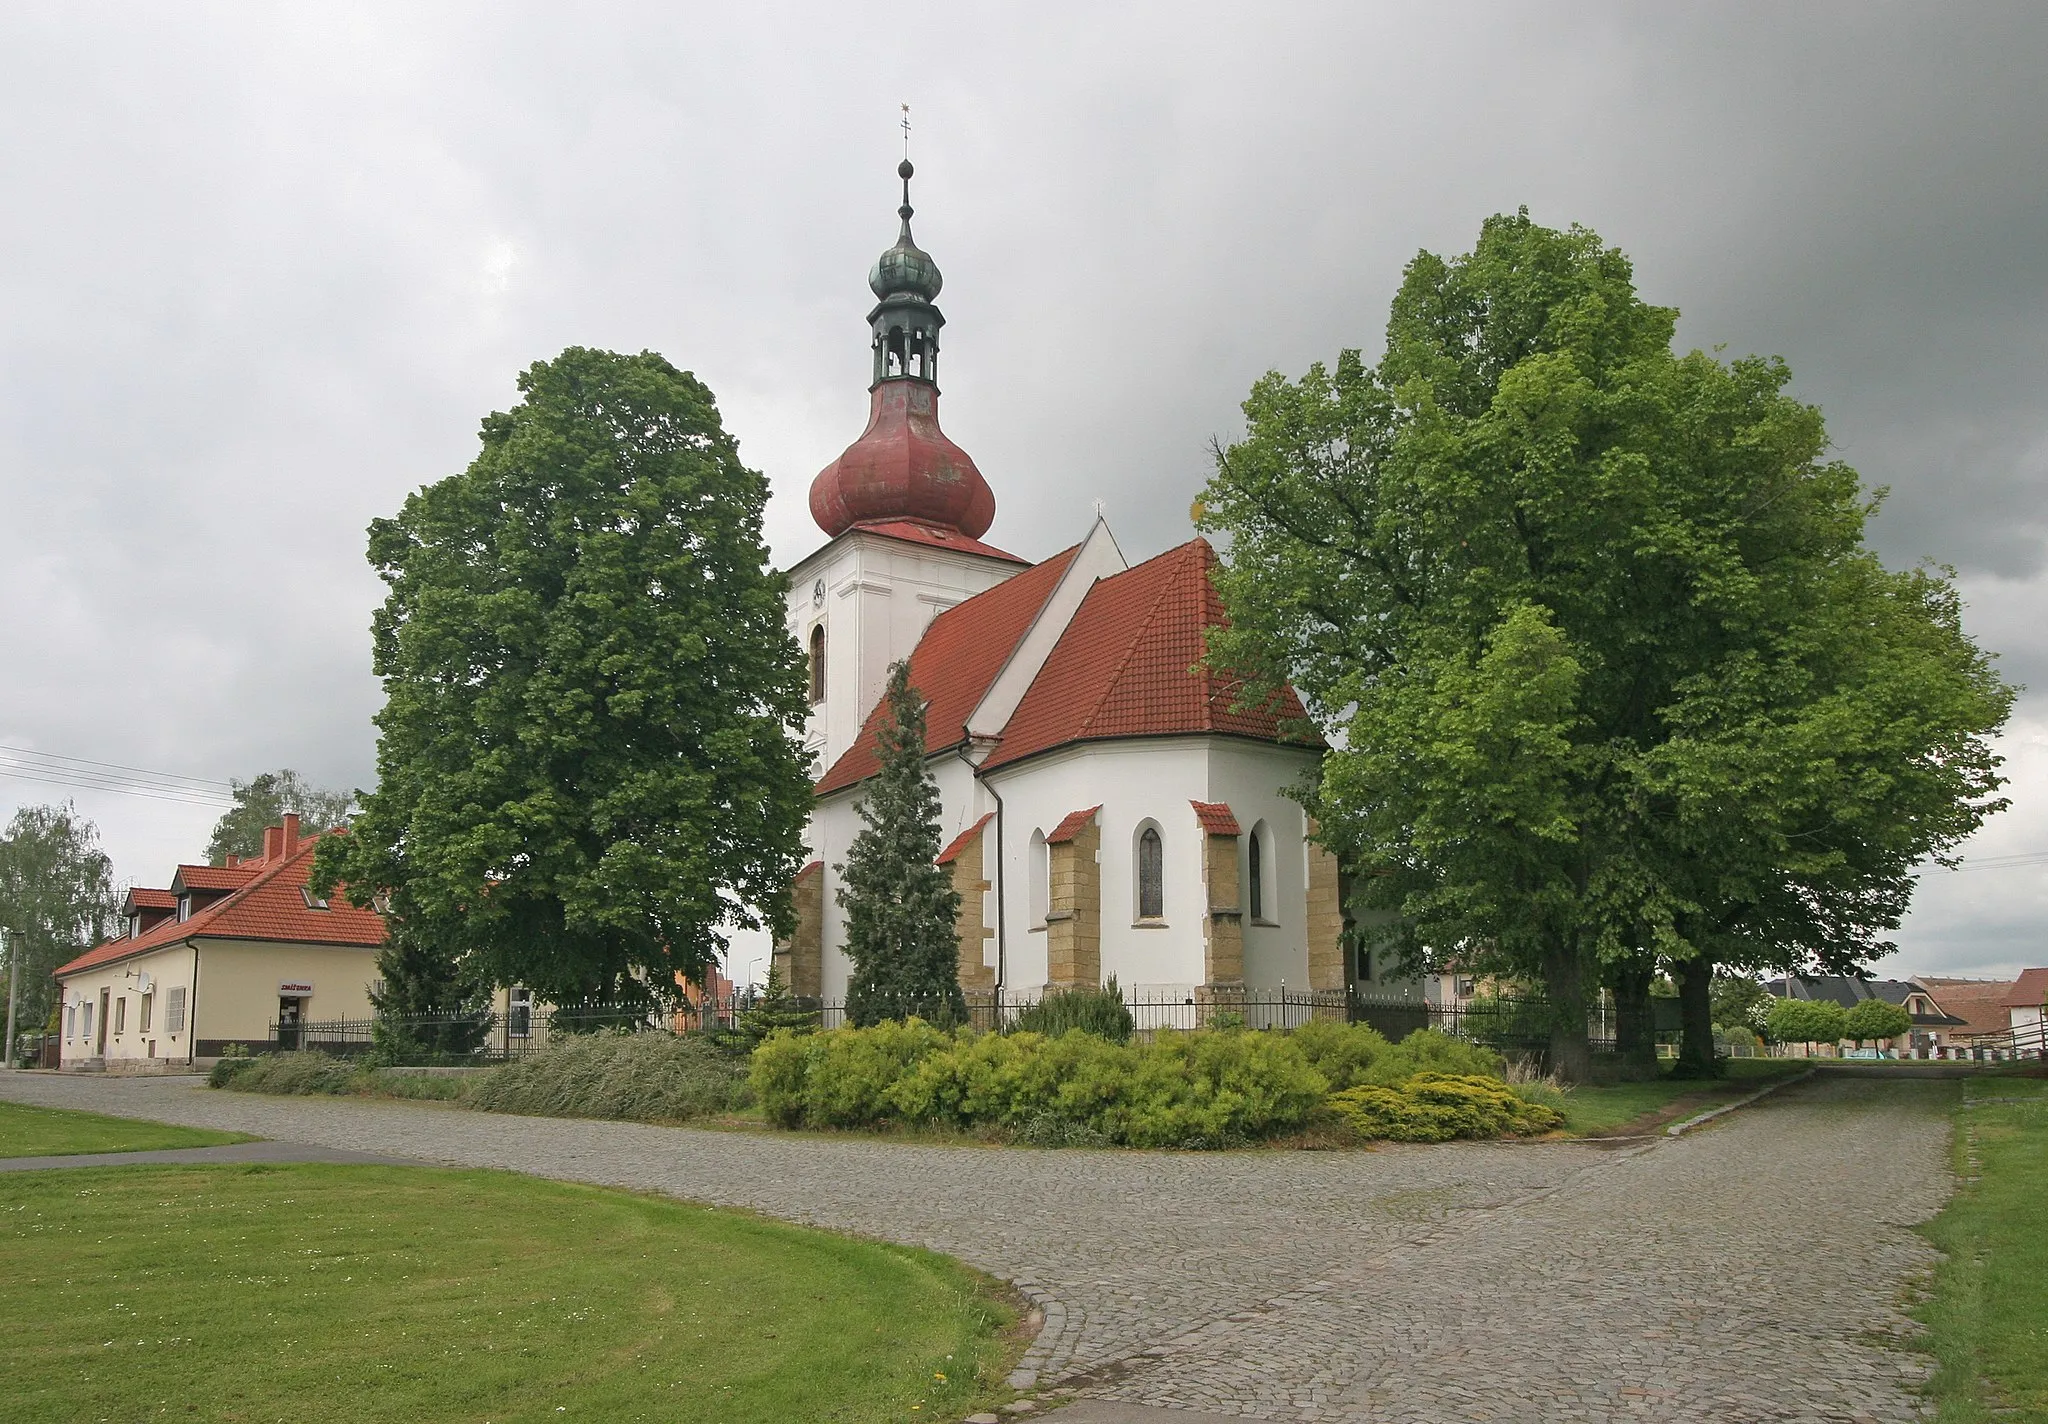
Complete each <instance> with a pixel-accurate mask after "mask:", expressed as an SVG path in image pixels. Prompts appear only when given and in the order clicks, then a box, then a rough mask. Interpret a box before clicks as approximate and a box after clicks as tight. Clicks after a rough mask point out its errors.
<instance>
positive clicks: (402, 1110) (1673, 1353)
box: [0, 1075, 1956, 1421]
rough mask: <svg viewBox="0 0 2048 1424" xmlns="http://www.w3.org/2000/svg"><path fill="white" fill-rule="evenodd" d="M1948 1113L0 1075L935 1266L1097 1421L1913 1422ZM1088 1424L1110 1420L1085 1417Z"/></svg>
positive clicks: (4, 1086)
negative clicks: (1057, 1143)
mask: <svg viewBox="0 0 2048 1424" xmlns="http://www.w3.org/2000/svg"><path fill="white" fill-rule="evenodd" d="M1955 1091H1956V1090H1955V1087H1954V1085H1953V1084H1948V1083H1932V1082H1882V1083H1880V1082H1866V1081H1844V1080H1841V1079H1830V1078H1820V1079H1816V1080H1814V1081H1813V1082H1811V1083H1809V1084H1806V1085H1802V1086H1800V1087H1796V1088H1793V1089H1789V1090H1787V1091H1785V1092H1782V1093H1780V1094H1778V1095H1776V1096H1775V1097H1773V1098H1769V1099H1766V1100H1765V1101H1764V1102H1763V1103H1761V1104H1759V1105H1757V1106H1756V1107H1754V1108H1750V1109H1747V1110H1745V1111H1743V1112H1740V1113H1736V1114H1734V1115H1732V1116H1731V1117H1728V1118H1725V1119H1723V1120H1721V1121H1720V1122H1718V1123H1716V1124H1714V1125H1712V1126H1709V1127H1707V1128H1704V1129H1702V1130H1700V1131H1698V1132H1695V1133H1693V1134H1692V1135H1690V1136H1688V1137H1684V1138H1680V1139H1677V1140H1675V1141H1668V1142H1659V1143H1658V1144H1657V1145H1655V1146H1653V1147H1636V1148H1616V1147H1594V1146H1589V1145H1582V1144H1570V1143H1557V1144H1526V1145H1492V1144H1450V1145H1445V1146H1441V1147H1406V1148H1386V1149H1382V1150H1379V1151H1374V1152H1346V1153H1230V1154H1222V1155H1201V1154H1172V1153H1124V1152H1035V1151H1023V1150H1015V1149H1008V1150H1006V1149H996V1148H950V1147H946V1148H939V1147H913V1146H903V1145H899V1144H893V1143H883V1142H873V1141H864V1140H860V1139H816V1138H803V1137H779V1136H770V1135H765V1134H747V1133H718V1132H689V1131H678V1130H675V1129H667V1128H654V1127H643V1126H637V1125H633V1124H623V1123H592V1122H566V1121H555V1120H551V1119H537V1118H508V1117H498V1116H489V1115H485V1114H471V1113H466V1112H461V1111H458V1110H452V1109H447V1108H439V1107H434V1106H429V1105H415V1104H396V1103H370V1102H360V1101H349V1100H339V1101H337V1100H321V1099H298V1098H265V1097H258V1096H254V1095H242V1094H230V1093H210V1092H207V1091H206V1090H204V1089H203V1088H199V1087H196V1086H194V1085H193V1084H192V1083H191V1082H190V1081H189V1080H163V1079H158V1080H149V1079H119V1078H96V1077H94V1078H88V1077H66V1078H57V1077H52V1076H46V1075H21V1076H18V1077H17V1076H14V1075H4V1076H0V1096H6V1097H11V1098H16V1099H19V1100H21V1101H25V1102H38V1103H45V1104H49V1105H51V1106H68V1107H81V1108H90V1109H93V1110H96V1111H101V1112H112V1113H125V1114H128V1115H131V1116H145V1117H151V1118H156V1119H159V1120H162V1121H167V1122H179V1123H185V1124H189V1125H192V1126H201V1127H220V1128H229V1129H235V1130H239V1131H244V1132H252V1133H257V1134H260V1135H263V1136H266V1137H273V1138H277V1139H281V1140H287V1141H293V1142H304V1143H313V1144H318V1145H322V1146H328V1147H338V1148H347V1149H351V1150H355V1151H366V1152H377V1153H385V1154H394V1155H400V1156H409V1157H415V1158H422V1159H425V1160H428V1161H434V1162H445V1163H451V1164H459V1165H464V1166H476V1167H500V1168H509V1169H512V1170H515V1171H524V1172H532V1173H535V1174H538V1175H542V1176H549V1177H562V1178H568V1179H573V1180H579V1181H589V1182H599V1183H605V1184H608V1185H616V1186H624V1187H633V1188H639V1189H645V1190H655V1191H662V1192H669V1193H673V1194H675V1195H678V1196H684V1197H689V1198H693V1199H696V1200H701V1201H709V1202H717V1203H722V1204H729V1205H738V1206H747V1207H752V1208H754V1209H756V1210H760V1211H764V1212H768V1213H770V1214H773V1215H776V1216H781V1217H785V1218H788V1219H790V1220H795V1221H802V1222H808V1223H813V1224H816V1225H820V1226H828V1227H833V1228H837V1229H840V1230H846V1231H854V1232H859V1233H862V1234H866V1235H873V1236H880V1237H886V1238H888V1239H891V1240H896V1241H902V1242H909V1243H914V1244H918V1245H924V1246H930V1247H933V1248H935V1249H938V1250H941V1251H945V1252H948V1253H950V1254H952V1255H955V1256H958V1257H960V1258H961V1259H963V1260H966V1261H968V1262H970V1263H972V1264H974V1265H976V1266H978V1267H980V1268H982V1269H983V1270H986V1271H989V1272H990V1273H992V1274H995V1275H998V1276H1001V1277H1003V1278H1005V1279H1008V1280H1012V1281H1014V1282H1016V1283H1017V1284H1018V1285H1019V1286H1020V1287H1021V1288H1022V1289H1024V1290H1025V1291H1026V1292H1027V1293H1028V1294H1030V1295H1031V1296H1032V1297H1033V1298H1034V1299H1035V1300H1037V1301H1038V1302H1039V1304H1040V1305H1041V1306H1042V1308H1043V1309H1044V1311H1045V1314H1046V1322H1045V1328H1044V1330H1043V1331H1042V1332H1041V1334H1040V1335H1039V1338H1038V1340H1037V1342H1036V1344H1035V1345H1034V1347H1033V1349H1032V1352H1031V1354H1030V1356H1029V1357H1028V1358H1027V1360H1026V1362H1025V1363H1026V1366H1027V1367H1029V1368H1031V1369H1034V1370H1035V1371H1037V1372H1038V1374H1039V1376H1040V1382H1041V1383H1045V1384H1055V1383H1057V1384H1064V1385H1066V1386H1068V1387H1071V1388H1075V1389H1076V1390H1078V1392H1080V1393H1081V1394H1083V1395H1085V1396H1089V1397H1092V1398H1095V1399H1099V1400H1102V1401H1104V1407H1111V1406H1109V1404H1108V1402H1109V1401H1129V1402H1131V1403H1134V1404H1144V1405H1153V1406H1164V1407H1169V1408H1178V1409H1194V1410H1201V1411H1206V1412H1209V1413H1214V1414H1235V1415H1250V1416H1255V1417H1260V1418H1278V1419H1295V1420H1355V1419H1393V1420H1415V1421H1422V1420H1429V1421H1436V1420H1463V1419H1471V1420H1487V1421H1507V1420H1555V1419H1599V1420H1606V1419H1631V1420H1637V1419H1641V1420H1716V1421H1720V1420H1801V1421H1804V1420H1878V1421H1893V1420H1907V1419H1913V1418H1916V1417H1917V1415H1916V1408H1915V1397H1914V1395H1913V1393H1912V1388H1913V1386H1914V1384H1915V1383H1916V1382H1917V1381H1918V1380H1919V1379H1920V1378H1922V1377H1923V1374H1924V1364H1923V1362H1922V1359H1921V1357H1919V1356H1917V1355H1914V1354H1911V1353H1908V1352H1905V1351H1902V1350H1898V1349H1893V1348H1889V1347H1888V1346H1887V1345H1886V1344H1885V1343H1884V1342H1885V1340H1886V1339H1887V1338H1888V1337H1895V1336H1898V1335H1900V1334H1901V1333H1902V1332H1903V1331H1904V1330H1905V1328H1906V1321H1905V1320H1904V1318H1903V1316H1901V1315H1900V1314H1899V1313H1898V1311H1897V1309H1896V1308H1895V1306H1894V1304H1893V1300H1894V1297H1895V1296H1896V1294H1897V1290H1898V1286H1899V1284H1900V1283H1901V1282H1902V1281H1903V1280H1905V1279H1906V1278H1907V1277H1908V1276H1910V1275H1911V1274H1912V1273H1913V1272H1915V1271H1918V1270H1922V1269H1924V1268H1926V1267H1927V1266H1929V1265H1930V1264H1931V1263H1932V1261H1933V1259H1934V1255H1933V1252H1932V1251H1931V1249H1930V1248H1928V1247H1927V1246H1926V1245H1925V1244H1924V1243H1923V1242H1922V1241H1921V1240H1920V1238H1919V1237H1917V1236H1916V1235H1914V1234H1913V1233H1912V1232H1911V1231H1910V1230H1908V1229H1907V1228H1908V1227H1909V1226H1910V1225H1911V1224H1913V1223H1915V1222H1918V1221H1922V1220H1925V1219H1926V1218H1927V1217H1928V1216H1930V1215H1932V1214H1933V1213H1934V1212H1935V1211H1936V1210H1938V1209H1939V1207H1940V1204H1941V1201H1942V1199H1943V1197H1944V1195H1945V1194H1946V1192H1947V1190H1948V1184H1949V1181H1948V1175H1947V1172H1946V1168H1945V1165H1944V1164H1945V1156H1944V1153H1945V1148H1946V1142H1947V1117H1946V1112H1947V1108H1948V1107H1949V1106H1950V1104H1952V1103H1953V1101H1954V1097H1955ZM1104 1417H1105V1418H1107V1417H1109V1416H1108V1415H1106V1414H1105V1415H1104Z"/></svg>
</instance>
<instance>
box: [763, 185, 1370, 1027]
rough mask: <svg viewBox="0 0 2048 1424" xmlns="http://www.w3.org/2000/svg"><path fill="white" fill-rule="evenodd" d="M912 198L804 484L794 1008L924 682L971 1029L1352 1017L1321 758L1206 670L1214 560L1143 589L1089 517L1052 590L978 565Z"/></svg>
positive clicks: (1055, 566) (980, 544)
mask: <svg viewBox="0 0 2048 1424" xmlns="http://www.w3.org/2000/svg"><path fill="white" fill-rule="evenodd" d="M897 171H898V174H899V176H900V177H901V178H902V180H903V204H902V206H901V207H900V208H899V209H898V215H899V216H900V218H901V220H902V226H901V230H900V232H899V234H898V236H897V239H896V243H895V245H894V246H893V247H891V248H889V250H888V251H886V252H884V253H883V254H882V255H881V257H880V259H879V260H877V261H876V263H875V265H874V268H873V270H872V271H871V272H870V273H869V277H868V285H869V286H870V287H871V288H872V289H873V291H874V295H875V298H876V302H875V306H874V308H873V310H872V311H870V312H869V314H868V325H869V327H870V328H871V332H872V345H873V350H874V379H873V384H872V385H870V386H869V388H868V393H869V407H868V423H867V428H866V429H865V430H864V431H863V432H862V433H861V436H860V438H859V439H858V440H855V441H854V442H853V444H851V445H849V446H848V447H847V448H846V450H845V452H844V453H843V454H841V455H840V456H839V458H838V459H836V460H834V461H833V462H832V463H831V464H829V465H827V466H826V467H825V468H824V470H823V471H821V472H820V473H819V474H818V476H817V478H816V480H815V481H814V482H813V483H812V485H811V490H810V508H811V514H812V517H813V518H815V519H816V520H817V523H818V526H819V528H820V529H821V530H823V532H824V534H825V536H826V542H825V544H824V546H823V547H821V548H819V549H818V550H817V551H816V552H814V553H812V554H811V555H810V556H809V557H807V558H805V559H803V560H802V561H801V562H799V563H798V564H797V565H796V566H795V567H794V568H792V569H791V570H790V592H789V628H790V631H791V633H792V634H793V635H794V636H795V637H796V638H797V639H798V641H799V642H800V643H801V644H802V646H803V647H804V648H806V649H807V650H808V652H809V657H810V670H811V671H810V697H811V705H812V710H811V715H810V719H809V722H808V725H807V728H806V739H807V743H806V744H807V747H808V749H809V751H810V753H811V756H812V767H813V774H814V775H816V777H817V782H816V786H815V794H816V805H815V809H814V811H813V813H812V816H811V822H810V830H809V841H808V849H809V853H810V855H809V863H808V864H807V865H806V866H805V867H804V869H803V870H802V872H801V873H800V874H799V876H798V878H797V882H796V886H795V893H796V908H797V927H796V930H795V932H794V934H793V935H792V936H791V937H790V938H789V939H788V940H787V941H784V942H781V943H778V944H777V945H776V947H775V963H776V965H777V967H778V968H779V969H780V970H781V972H782V975H783V977H784V979H785V980H786V982H787V983H788V984H789V986H790V988H791V989H792V991H794V992H795V993H797V994H798V995H801V996H804V997H807V998H815V999H822V1000H825V1001H827V1002H831V1001H836V1000H839V999H842V998H843V997H844V996H845V993H846V988H847V981H848V978H849V976H850V973H851V969H852V966H851V964H850V962H849V961H848V959H847V957H846V955H845V953H844V950H843V946H844V944H845V916H844V912H843V911H842V909H841V908H840V906H839V904H838V897H837V895H836V893H835V892H836V890H837V883H836V882H837V871H836V867H837V866H838V865H839V864H840V863H841V862H842V861H844V859H845V857H846V854H847V850H848V848H849V846H850V845H851V844H852V841H853V838H854V836H855V835H856V834H857V833H858V831H859V829H860V820H859V817H858V815H857V814H856V809H855V808H856V806H857V805H858V803H859V801H860V798H861V795H862V790H863V786H864V784H865V783H866V781H867V779H868V778H869V777H870V776H872V775H873V774H874V773H875V772H876V770H877V769H878V764H877V761H876V752H875V747H876V742H875V734H876V731H877V728H878V726H879V725H880V722H881V720H882V718H883V716H884V713H885V709H884V708H883V706H882V693H883V689H884V685H885V684H886V682H887V679H888V673H889V668H890V666H891V665H892V664H893V663H895V662H897V661H898V660H901V659H905V658H907V659H909V662H910V683H911V686H912V687H914V688H915V689H916V690H917V692H918V693H919V695H920V696H921V697H922V698H923V699H924V701H925V704H926V729H927V732H926V735H927V741H926V750H927V754H928V761H927V765H928V767H929V769H930V771H931V773H932V775H933V777H934V778H935V779H936V781H937V784H938V789H939V795H940V798H941V802H942V807H943V812H942V814H943V829H944V833H945V836H946V838H947V840H948V844H947V845H946V847H945V849H944V851H943V852H942V853H941V855H940V857H939V859H940V863H941V864H942V865H944V866H945V867H946V868H947V870H948V872H949V873H950V875H951V876H952V880H953V884H954V886H955V887H956V888H957V889H958V890H959V892H960V914H959V921H958V943H959V969H960V984H961V987H962V989H963V990H965V991H966V993H967V995H968V998H969V1000H970V1001H974V1000H977V999H979V1000H986V999H988V998H990V997H991V996H997V995H999V996H1001V998H1002V999H1003V1000H1005V1001H1012V1000H1028V999H1032V998H1035V997H1037V996H1039V995H1040V994H1042V993H1045V992H1048V991H1053V992H1057V991H1059V990H1064V989H1069V988H1077V987H1091V988H1092V987H1095V986H1098V985H1100V984H1102V983H1103V982H1104V981H1105V980H1107V979H1108V978H1109V977H1110V976H1111V975H1114V976H1115V977H1116V979H1117V981H1118V982H1119V984H1120V985H1121V986H1122V987H1123V988H1124V989H1125V990H1127V991H1129V992H1130V993H1131V994H1132V995H1133V996H1134V997H1139V998H1144V999H1152V1000H1166V1001H1171V1002H1182V1001H1186V1000H1198V1001H1200V1002H1204V1003H1213V1004H1218V1005H1227V1004H1228V1003H1229V1002H1230V1001H1231V1000H1232V999H1233V998H1238V999H1243V998H1245V997H1247V996H1252V997H1256V996H1258V995H1261V994H1272V993H1276V992H1278V991H1279V990H1281V989H1283V988H1285V989H1286V990H1288V991H1289V992H1290V994H1292V993H1294V992H1298V991H1302V990H1313V991H1342V990H1344V989H1345V988H1346V987H1347V984H1348V983H1355V982H1356V980H1357V978H1358V975H1357V970H1358V969H1359V968H1360V967H1361V966H1357V965H1353V964H1349V963H1347V956H1346V953H1345V948H1344V946H1345V944H1346V938H1345V935H1344V932H1343V929H1344V916H1343V894H1342V890H1341V887H1340V884H1339V875H1338V867H1337V863H1336V861H1335V859H1334V857H1332V856H1331V855H1330V854H1329V853H1328V852H1327V851H1325V850H1324V849H1323V848H1322V847H1321V846H1319V845H1317V844H1316V843H1315V842H1314V841H1313V840H1312V839H1310V834H1309V832H1310V826H1309V824H1308V822H1307V820H1306V818H1305V815H1304V812H1303V810H1302V808H1301V806H1300V805H1299V804H1298V803H1296V802H1295V801H1292V800H1290V799H1289V798H1288V797H1287V795H1286V794H1285V793H1286V790H1287V788H1288V787H1290V786H1292V785H1294V784H1296V783H1297V782H1298V781H1300V779H1301V778H1302V776H1303V774H1304V773H1305V772H1308V771H1310V770H1311V769H1312V768H1313V766H1314V765H1315V762H1316V760H1317V758H1318V757H1319V755H1320V753H1321V744H1320V743H1319V742H1315V741H1312V740H1304V737H1303V732H1302V731H1301V724H1300V718H1301V715H1302V711H1301V706H1300V703H1299V702H1298V701H1297V700H1296V698H1295V697H1294V695H1293V693H1292V692H1291V691H1290V692H1287V693H1285V694H1284V695H1283V696H1282V697H1281V698H1279V699H1278V700H1277V701H1276V703H1275V704H1274V705H1272V706H1269V707H1266V708H1263V709H1260V710H1244V709H1238V708H1236V707H1234V706H1233V702H1234V700H1235V696H1234V688H1233V686H1232V684H1231V683H1230V682H1229V681H1228V680H1227V679H1223V678H1219V677H1217V676H1215V675H1213V674H1212V673H1210V672H1208V671H1207V670H1205V669H1202V668H1200V667H1198V666H1197V665H1198V663H1199V660H1200V659H1201V656H1202V652H1203V647H1204V635H1205V632H1206V630H1207V629H1209V628H1210V627H1212V626H1215V625H1216V624H1218V623H1220V622H1221V621H1222V618H1223V610H1222V604H1221V602H1220V600H1219V599H1218V597H1217V594H1216V591H1215V589H1214V587H1213V585H1212V582H1211V578H1210V574H1211V570H1212V569H1213V567H1214V566H1215V563H1216V555H1215V553H1214V551H1213V550H1212V549H1211V548H1210V546H1209V544H1208V543H1207V541H1205V540H1202V539H1199V538H1198V539H1194V540H1191V541H1189V542H1188V543H1185V544H1182V545H1181V546H1180V547H1178V548H1175V549H1169V550H1167V551H1166V552H1165V553H1163V554H1160V555H1158V556H1157V557H1155V558H1151V559H1147V560H1145V561H1143V562H1141V563H1137V564H1132V563H1130V562H1129V561H1128V560H1127V559H1126V558H1125V556H1124V553H1123V551H1122V550H1121V549H1120V548H1119V547H1118V546H1117V541H1116V539H1115V537H1114V536H1113V535H1112V534H1111V533H1110V530H1109V527H1108V525H1107V524H1106V523H1104V522H1103V520H1102V519H1101V518H1099V517H1098V518H1097V519H1096V520H1095V522H1094V524H1093V526H1092V527H1091V528H1088V529H1086V530H1077V531H1076V532H1077V533H1078V534H1079V535H1080V537H1079V539H1078V542H1076V543H1075V544H1074V545H1073V546H1072V547H1070V548H1067V549H1064V550H1062V551H1060V552H1059V553H1057V554H1055V555H1053V556H1052V557H1051V558H1048V559H1045V560H1044V561H1043V562H1039V563H1033V562H1031V561H1029V560H1026V559H1022V558H1019V557H1018V556H1017V555H1015V554H1012V553H1008V552H1006V551H1005V550H1003V549H1000V548H997V547H995V546H993V545H991V544H989V543H986V542H984V539H983V536H984V535H986V534H987V533H988V531H989V529H990V526H991V525H992V524H993V523H994V522H995V514H996V496H995V491H994V490H993V489H991V488H990V486H989V484H988V482H987V481H986V480H985V479H983V478H982V475H981V472H980V471H979V470H978V469H976V468H975V464H974V461H973V460H972V459H971V458H969V457H968V455H967V453H966V451H964V450H962V449H961V448H960V447H959V446H958V445H956V444H954V443H953V442H952V441H951V440H949V439H947V438H946V435H945V432H944V431H943V430H941V429H940V426H939V384H938V358H939V332H940V330H941V329H942V328H943V327H944V325H945V317H944V316H942V315H941V314H940V312H939V308H938V307H937V305H935V303H936V300H937V298H938V295H939V289H940V276H939V269H938V265H937V264H936V263H935V262H934V261H933V260H932V258H931V257H930V255H929V254H927V253H925V252H924V251H922V250H920V249H919V248H918V246H917V244H916V243H915V242H914V241H913V240H912V238H911V231H910V219H911V212H912V210H911V206H910V179H911V176H912V172H913V170H912V167H911V165H910V163H909V162H908V161H907V160H906V161H905V162H904V163H903V164H902V165H901V167H900V168H899V169H898V170H897Z"/></svg>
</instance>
